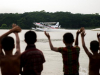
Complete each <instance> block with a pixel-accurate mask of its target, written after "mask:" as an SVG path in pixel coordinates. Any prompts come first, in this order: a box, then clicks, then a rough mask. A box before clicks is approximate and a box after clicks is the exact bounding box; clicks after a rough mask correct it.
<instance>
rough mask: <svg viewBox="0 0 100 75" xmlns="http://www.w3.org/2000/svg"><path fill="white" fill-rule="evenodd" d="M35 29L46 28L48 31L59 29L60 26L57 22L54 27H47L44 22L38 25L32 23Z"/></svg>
mask: <svg viewBox="0 0 100 75" xmlns="http://www.w3.org/2000/svg"><path fill="white" fill-rule="evenodd" d="M33 24H34V25H35V26H36V27H39V28H48V29H59V28H60V25H59V22H57V23H56V24H55V25H48V24H46V23H45V22H40V23H37V22H36V23H33Z"/></svg>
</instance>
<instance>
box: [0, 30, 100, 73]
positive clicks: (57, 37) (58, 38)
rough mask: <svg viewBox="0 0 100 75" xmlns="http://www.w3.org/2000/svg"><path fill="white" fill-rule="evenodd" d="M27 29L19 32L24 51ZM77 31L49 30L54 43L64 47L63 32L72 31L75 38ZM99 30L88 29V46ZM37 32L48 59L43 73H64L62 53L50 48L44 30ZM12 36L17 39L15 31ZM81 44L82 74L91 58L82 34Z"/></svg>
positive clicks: (40, 46)
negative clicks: (84, 45)
mask: <svg viewBox="0 0 100 75" xmlns="http://www.w3.org/2000/svg"><path fill="white" fill-rule="evenodd" d="M6 31H8V30H0V35H1V34H3V33H4V32H6ZM26 31H28V30H22V32H21V33H19V37H20V43H21V52H23V51H24V50H25V47H26V43H25V42H24V34H25V32H26ZM76 31H77V30H61V31H60V32H49V34H50V36H51V40H52V43H53V45H54V46H55V47H64V46H65V45H64V44H63V42H62V36H63V34H64V33H66V32H71V33H73V35H74V38H75V37H76ZM97 32H98V33H100V31H91V30H86V36H85V42H86V46H87V47H88V48H89V43H90V41H91V40H97V37H96V35H97ZM36 33H37V42H36V47H37V48H38V49H40V50H41V51H42V52H43V54H44V56H45V59H46V62H45V63H44V70H43V72H42V75H63V64H62V57H61V54H60V53H58V52H54V51H51V50H50V47H49V43H48V40H47V38H46V36H45V35H44V32H36ZM10 36H12V37H14V39H15V36H14V34H13V33H12V34H10ZM79 46H80V48H81V51H80V57H79V62H80V75H87V74H88V62H89V60H88V57H87V55H86V54H85V52H84V50H83V48H82V44H81V36H80V35H79ZM14 52H15V51H14Z"/></svg>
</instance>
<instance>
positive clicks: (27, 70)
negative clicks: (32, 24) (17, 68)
mask: <svg viewBox="0 0 100 75" xmlns="http://www.w3.org/2000/svg"><path fill="white" fill-rule="evenodd" d="M24 37H25V42H26V43H27V47H26V49H25V51H24V52H23V53H22V55H21V67H22V68H23V70H22V75H41V72H42V70H43V63H44V62H45V58H44V55H43V53H42V51H40V50H39V49H37V48H36V46H35V42H36V41H37V35H36V33H35V32H34V31H28V32H26V33H25V36H24Z"/></svg>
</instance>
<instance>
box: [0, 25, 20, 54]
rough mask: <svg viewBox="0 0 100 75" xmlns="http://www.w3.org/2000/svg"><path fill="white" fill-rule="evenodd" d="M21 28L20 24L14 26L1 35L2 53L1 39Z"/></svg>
mask: <svg viewBox="0 0 100 75" xmlns="http://www.w3.org/2000/svg"><path fill="white" fill-rule="evenodd" d="M20 31H21V28H20V27H19V26H16V27H13V28H12V29H10V30H9V31H8V32H6V33H4V34H3V35H1V36H0V54H1V53H2V46H1V40H2V39H3V38H4V37H6V36H8V35H9V34H10V33H12V32H20Z"/></svg>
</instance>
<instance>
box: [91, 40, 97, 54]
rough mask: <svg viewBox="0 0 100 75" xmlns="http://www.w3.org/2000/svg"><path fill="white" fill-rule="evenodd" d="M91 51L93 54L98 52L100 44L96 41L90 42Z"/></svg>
mask: <svg viewBox="0 0 100 75" xmlns="http://www.w3.org/2000/svg"><path fill="white" fill-rule="evenodd" d="M90 49H91V51H92V52H98V50H99V42H98V41H96V40H94V41H91V42H90Z"/></svg>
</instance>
